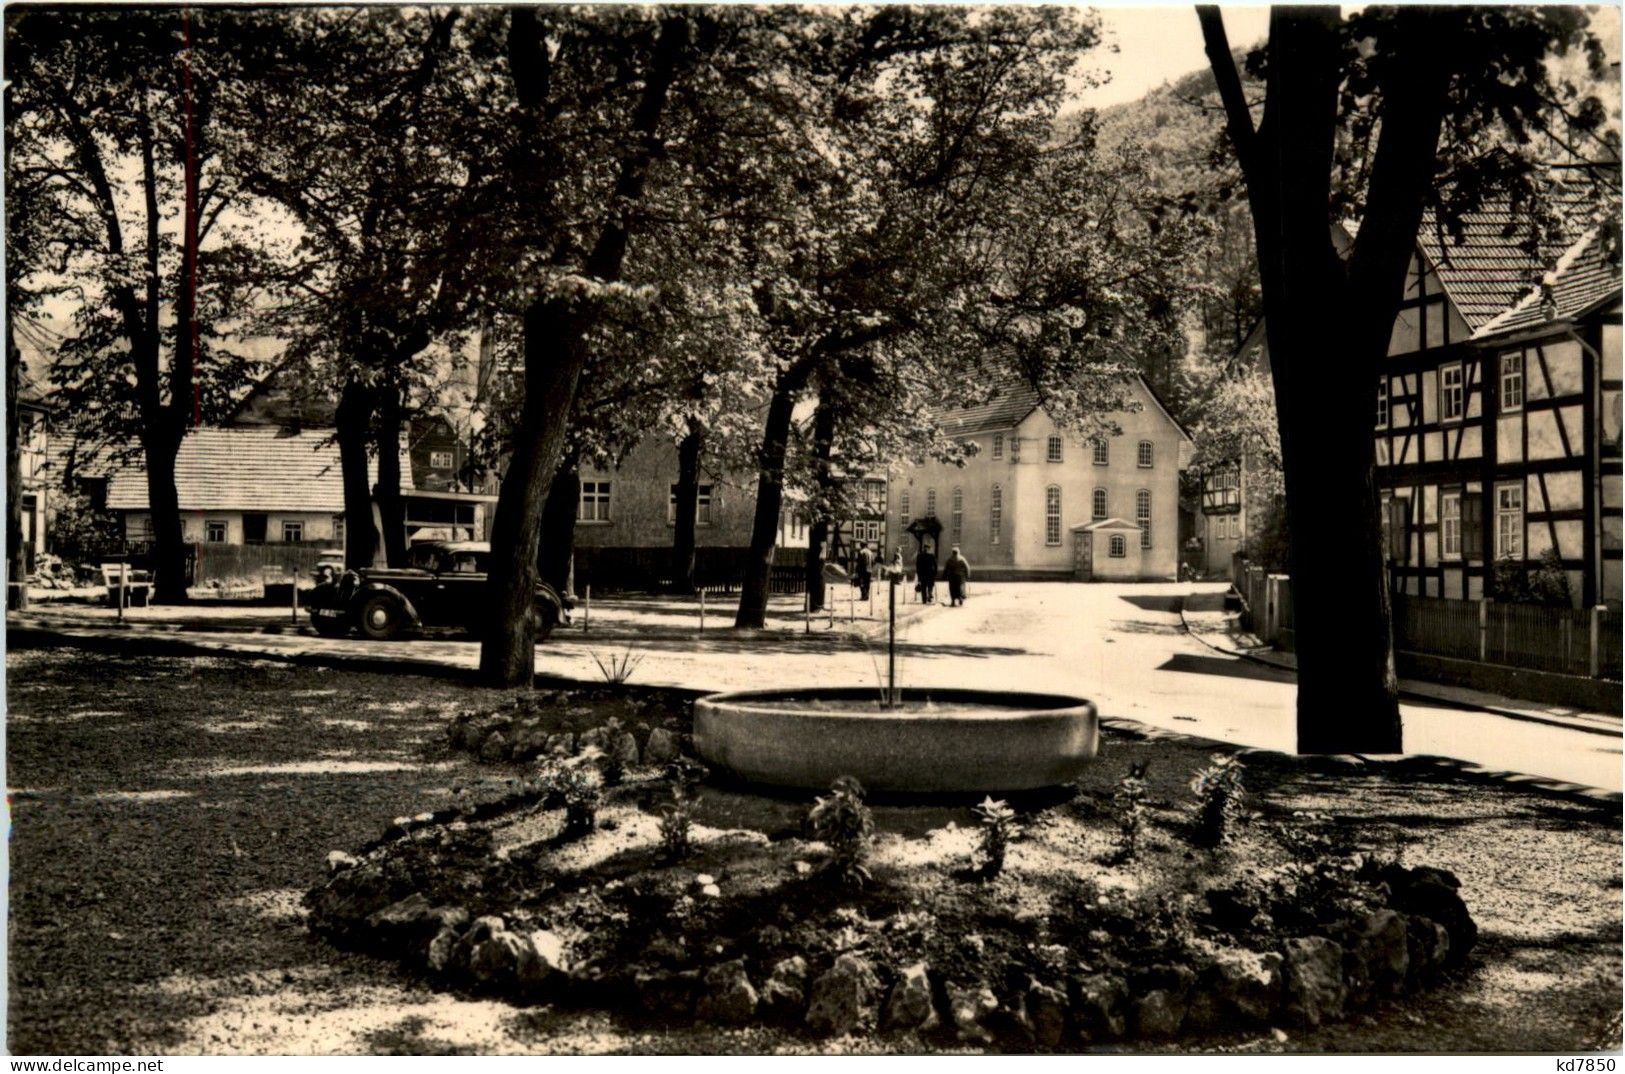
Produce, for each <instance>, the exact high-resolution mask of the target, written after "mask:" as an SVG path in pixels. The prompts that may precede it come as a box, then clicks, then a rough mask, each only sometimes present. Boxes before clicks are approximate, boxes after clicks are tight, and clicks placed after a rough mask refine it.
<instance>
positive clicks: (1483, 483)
mask: <svg viewBox="0 0 1625 1074" xmlns="http://www.w3.org/2000/svg"><path fill="white" fill-rule="evenodd" d="M1464 223H1465V227H1464V233H1463V235H1462V237H1461V240H1460V241H1459V242H1457V241H1454V240H1450V239H1446V240H1445V241H1444V242H1443V243H1441V242H1440V241H1439V237H1438V236H1439V233H1438V231H1437V229H1434V228H1433V227H1431V226H1426V227H1424V229H1423V234H1422V236H1421V237H1420V239H1419V241H1418V245H1417V249H1416V251H1415V253H1414V255H1413V256H1412V260H1411V265H1410V269H1409V272H1408V274H1407V278H1406V284H1405V296H1404V299H1403V301H1402V304H1401V307H1400V312H1399V315H1398V317H1396V318H1395V321H1394V327H1393V332H1392V336H1391V339H1390V342H1389V348H1388V355H1387V358H1386V360H1385V361H1384V363H1383V366H1382V368H1381V369H1379V370H1378V371H1377V372H1376V374H1375V376H1376V378H1377V385H1376V388H1377V394H1376V409H1375V412H1374V414H1373V415H1372V419H1373V420H1372V430H1373V450H1374V454H1375V462H1376V481H1377V487H1378V492H1379V496H1380V498H1381V511H1382V525H1383V539H1384V546H1385V552H1386V557H1387V561H1388V567H1389V572H1390V577H1391V580H1392V583H1393V586H1394V589H1395V591H1396V592H1402V593H1408V594H1412V595H1417V596H1429V597H1453V598H1458V599H1469V600H1476V599H1479V598H1481V597H1486V596H1494V595H1495V593H1496V591H1497V587H1496V582H1495V578H1496V573H1497V570H1498V569H1500V570H1502V571H1507V570H1508V569H1510V570H1512V571H1528V570H1533V569H1541V568H1555V569H1556V570H1558V571H1561V575H1562V578H1563V579H1564V582H1565V583H1566V588H1567V591H1568V594H1569V600H1570V603H1571V604H1572V605H1573V606H1575V607H1590V606H1593V605H1596V604H1607V605H1610V606H1612V607H1618V606H1619V603H1620V599H1621V508H1622V505H1625V501H1622V498H1621V489H1620V470H1621V466H1620V395H1621V388H1620V385H1621V370H1620V356H1621V337H1620V320H1621V314H1620V308H1621V305H1620V293H1621V287H1620V267H1619V263H1618V260H1617V256H1616V254H1615V252H1614V251H1615V250H1616V249H1617V247H1616V245H1615V244H1614V243H1613V242H1611V241H1610V239H1611V238H1612V236H1610V235H1608V234H1607V233H1606V232H1605V231H1604V229H1603V228H1601V227H1594V228H1590V229H1588V230H1585V231H1584V232H1583V233H1581V234H1579V235H1578V237H1574V238H1571V239H1570V241H1569V242H1568V243H1567V245H1565V246H1562V247H1560V248H1558V249H1554V250H1551V251H1547V252H1546V257H1545V264H1544V265H1543V263H1542V261H1541V260H1537V259H1536V258H1535V257H1532V256H1531V255H1530V254H1529V253H1528V252H1526V251H1525V250H1523V249H1522V248H1520V247H1519V246H1518V245H1517V240H1516V238H1515V237H1509V236H1512V235H1513V228H1512V224H1513V221H1512V219H1511V216H1510V214H1509V213H1506V212H1504V211H1497V210H1493V209H1491V210H1485V211H1483V212H1479V213H1475V214H1473V215H1471V216H1470V217H1468V218H1467V220H1466V221H1465V222H1464ZM1543 273H1544V274H1543ZM1531 280H1539V281H1540V282H1539V284H1538V285H1531V283H1530V281H1531ZM1244 347H1246V348H1248V349H1249V350H1252V351H1254V352H1256V355H1257V360H1258V361H1266V360H1267V355H1266V353H1265V350H1264V343H1263V329H1262V326H1260V328H1259V329H1258V330H1257V331H1256V332H1255V333H1254V336H1253V338H1251V339H1249V341H1248V342H1247V343H1246V344H1244ZM1242 499H1243V504H1244V505H1245V496H1243V497H1242ZM1230 517H1235V516H1234V515H1231V516H1230ZM1225 518H1226V514H1225V512H1224V511H1222V510H1220V509H1218V508H1217V507H1216V508H1214V509H1209V508H1208V507H1207V506H1206V505H1204V521H1205V522H1206V523H1207V538H1208V541H1209V544H1208V547H1209V561H1210V563H1211V562H1212V561H1213V557H1214V555H1215V550H1222V549H1223V547H1224V545H1223V544H1222V540H1223V539H1222V538H1219V539H1217V540H1216V539H1215V538H1214V536H1213V534H1214V532H1215V530H1217V529H1218V528H1219V527H1220V526H1226V527H1228V525H1234V523H1226V522H1225V521H1224V519H1225ZM1241 518H1242V519H1243V520H1244V522H1245V521H1246V520H1247V516H1246V514H1245V512H1244V511H1243V513H1242V514H1241ZM1226 532H1227V530H1226ZM1247 533H1248V531H1247V528H1246V527H1245V525H1244V526H1243V528H1242V541H1243V543H1245V540H1246V537H1247ZM1226 558H1227V557H1226Z"/></svg>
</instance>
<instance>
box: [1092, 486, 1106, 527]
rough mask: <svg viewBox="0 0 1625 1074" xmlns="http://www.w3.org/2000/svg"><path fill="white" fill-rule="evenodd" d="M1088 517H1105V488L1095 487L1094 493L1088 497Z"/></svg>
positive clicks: (1098, 518)
mask: <svg viewBox="0 0 1625 1074" xmlns="http://www.w3.org/2000/svg"><path fill="white" fill-rule="evenodd" d="M1089 508H1090V511H1089V517H1090V518H1093V519H1095V520H1097V521H1098V520H1100V519H1102V518H1105V517H1106V490H1105V489H1095V491H1094V495H1092V496H1091V497H1090V498H1089Z"/></svg>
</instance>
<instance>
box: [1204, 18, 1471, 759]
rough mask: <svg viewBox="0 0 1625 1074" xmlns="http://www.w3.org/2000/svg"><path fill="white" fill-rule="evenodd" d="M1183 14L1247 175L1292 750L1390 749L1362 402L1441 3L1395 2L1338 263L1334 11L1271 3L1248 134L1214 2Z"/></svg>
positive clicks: (1422, 124)
mask: <svg viewBox="0 0 1625 1074" xmlns="http://www.w3.org/2000/svg"><path fill="white" fill-rule="evenodd" d="M1199 15H1200V18H1201V20H1202V28H1203V33H1204V36H1205V37H1206V43H1207V52H1208V58H1209V61H1210V63H1211V64H1212V66H1213V71H1214V75H1215V78H1216V80H1217V82H1218V87H1219V92H1220V95H1221V97H1222V99H1223V101H1224V105H1225V113H1226V120H1227V123H1228V127H1229V132H1230V137H1231V142H1232V144H1233V145H1234V146H1235V148H1236V155H1237V157H1238V159H1239V160H1240V161H1241V165H1242V169H1243V172H1244V173H1245V175H1246V177H1247V192H1248V200H1249V202H1250V205H1251V209H1252V215H1253V229H1254V236H1255V240H1256V243H1257V250H1258V266H1259V276H1260V281H1261V283H1262V285H1263V297H1264V315H1265V324H1266V332H1267V335H1268V340H1269V351H1270V371H1271V375H1272V377H1273V379H1274V383H1275V397H1276V411H1277V415H1278V420H1279V424H1280V431H1281V456H1282V469H1283V473H1284V477H1285V483H1286V507H1287V518H1288V524H1289V527H1290V531H1291V542H1290V550H1289V554H1288V559H1289V563H1290V568H1291V574H1292V598H1293V614H1294V619H1295V627H1296V642H1297V654H1298V749H1299V750H1300V751H1301V752H1305V753H1327V752H1355V753H1394V752H1399V751H1400V750H1401V749H1402V741H1403V737H1402V732H1401V725H1400V718H1399V701H1398V681H1397V679H1396V677H1395V674H1394V656H1393V626H1392V615H1391V611H1392V609H1391V598H1390V594H1389V591H1388V580H1387V573H1386V571H1385V569H1384V565H1383V560H1382V547H1381V523H1380V520H1379V518H1378V513H1377V512H1378V502H1377V491H1376V481H1375V470H1374V459H1373V448H1372V428H1371V415H1372V412H1373V407H1374V404H1375V391H1376V388H1375V385H1376V373H1377V370H1378V368H1379V367H1380V363H1381V362H1382V360H1383V358H1384V356H1385V355H1386V353H1387V345H1388V338H1389V334H1390V331H1391V326H1392V325H1393V321H1394V317H1395V316H1396V314H1397V312H1398V307H1399V302H1400V298H1401V295H1402V292H1403V288H1404V280H1405V272H1406V268H1407V265H1408V264H1409V262H1410V259H1411V256H1412V253H1413V252H1414V250H1415V246H1416V233H1417V229H1418V227H1419V226H1420V223H1421V216H1422V205H1423V198H1424V195H1425V193H1426V191H1427V188H1428V184H1429V183H1431V182H1432V180H1433V165H1434V159H1435V156H1436V154H1437V147H1438V137H1439V131H1440V128H1441V126H1442V123H1443V117H1444V110H1445V108H1446V105H1447V90H1448V86H1449V79H1450V74H1451V72H1452V71H1453V70H1454V69H1455V64H1456V62H1457V61H1458V57H1457V56H1456V55H1455V52H1456V51H1457V50H1456V48H1455V46H1456V44H1457V41H1458V38H1457V36H1456V27H1457V26H1459V20H1460V19H1461V18H1462V17H1463V15H1462V14H1460V13H1459V12H1456V13H1452V12H1449V11H1448V10H1447V9H1438V10H1431V11H1430V10H1424V9H1412V10H1410V11H1408V12H1402V13H1401V14H1400V16H1399V17H1400V18H1403V19H1409V20H1411V21H1412V22H1413V23H1414V25H1412V26H1410V27H1407V30H1408V33H1406V34H1404V35H1402V37H1401V38H1400V41H1401V43H1400V46H1399V47H1402V48H1407V49H1411V50H1414V52H1415V54H1414V55H1413V56H1411V57H1409V62H1396V63H1392V64H1390V65H1387V66H1386V67H1385V69H1384V70H1385V74H1384V83H1383V85H1382V90H1383V93H1382V101H1383V105H1382V124H1381V133H1380V136H1379V139H1378V143H1377V149H1376V154H1375V157H1374V160H1373V163H1372V168H1371V173H1370V174H1371V178H1370V184H1369V191H1368V194H1367V197H1366V213H1365V216H1364V218H1363V221H1362V224H1361V228H1360V232H1359V235H1358V236H1357V238H1356V240H1355V243H1354V248H1353V251H1352V253H1351V254H1350V256H1349V259H1348V263H1347V264H1346V265H1345V264H1344V263H1343V262H1342V261H1340V260H1339V258H1338V257H1337V254H1336V252H1335V249H1334V247H1333V246H1332V243H1331V242H1330V239H1329V236H1328V227H1327V207H1328V204H1329V202H1330V195H1331V190H1330V178H1331V163H1332V154H1333V148H1334V142H1335V138H1336V130H1337V106H1338V87H1339V79H1340V77H1341V67H1340V55H1339V50H1340V47H1341V44H1340V41H1339V34H1338V19H1339V16H1338V13H1337V9H1336V8H1307V7H1306V8H1287V7H1280V8H1275V9H1274V10H1273V11H1272V13H1271V16H1270V44H1269V52H1270V66H1269V84H1268V89H1267V91H1266V98H1265V105H1264V117H1263V120H1262V122H1261V124H1260V125H1259V127H1258V129H1257V130H1256V131H1255V130H1254V129H1253V125H1252V118H1251V115H1250V112H1249V109H1248V106H1247V103H1246V100H1245V96H1244V94H1243V93H1242V90H1241V85H1240V80H1239V77H1238V75H1237V72H1236V70H1235V64H1234V61H1233V59H1232V58H1231V55H1230V51H1229V43H1228V41H1227V39H1226V37H1225V34H1224V29H1223V24H1222V22H1221V21H1220V19H1219V15H1218V11H1217V9H1215V8H1201V9H1199Z"/></svg>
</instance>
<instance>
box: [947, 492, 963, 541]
mask: <svg viewBox="0 0 1625 1074" xmlns="http://www.w3.org/2000/svg"><path fill="white" fill-rule="evenodd" d="M951 502H952V505H953V511H952V515H951V516H950V519H949V526H950V527H951V528H952V530H953V539H954V541H956V542H957V541H958V540H959V539H960V538H961V536H962V535H963V534H964V532H965V492H964V490H963V489H958V488H956V489H954V491H953V493H952V496H951Z"/></svg>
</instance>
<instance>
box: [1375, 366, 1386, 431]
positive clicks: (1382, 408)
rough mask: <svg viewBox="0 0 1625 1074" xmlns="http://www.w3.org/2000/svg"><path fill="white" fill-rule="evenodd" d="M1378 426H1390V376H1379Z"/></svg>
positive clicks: (1384, 427)
mask: <svg viewBox="0 0 1625 1074" xmlns="http://www.w3.org/2000/svg"><path fill="white" fill-rule="evenodd" d="M1377 428H1379V429H1386V428H1388V378H1387V376H1381V377H1378V378H1377Z"/></svg>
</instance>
